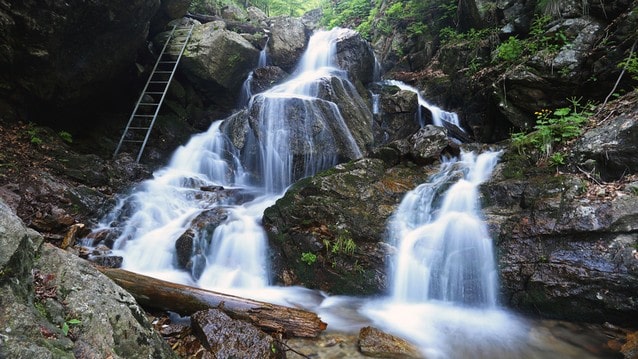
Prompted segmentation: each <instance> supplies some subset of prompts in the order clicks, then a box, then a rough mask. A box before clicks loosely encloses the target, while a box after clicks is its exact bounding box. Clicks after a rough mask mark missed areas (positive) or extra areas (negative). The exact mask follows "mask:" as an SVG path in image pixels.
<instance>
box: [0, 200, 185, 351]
mask: <svg viewBox="0 0 638 359" xmlns="http://www.w3.org/2000/svg"><path fill="white" fill-rule="evenodd" d="M98 294H99V295H98ZM0 322H1V323H2V335H1V336H0V357H2V358H27V357H28V358H36V359H40V358H42V359H44V358H107V357H111V358H158V357H160V358H173V357H175V356H174V354H173V352H172V350H171V348H170V347H169V346H168V345H167V344H166V343H165V342H164V340H163V339H162V338H161V336H159V334H157V333H156V332H155V331H154V330H153V329H152V326H151V325H150V323H149V322H148V320H147V319H146V316H145V314H144V312H143V311H142V309H141V308H140V307H139V306H138V305H137V304H136V302H135V300H134V299H133V297H132V296H131V295H130V294H128V293H127V292H125V291H124V290H123V289H122V288H120V287H118V286H117V285H115V284H114V283H113V282H112V281H110V280H109V279H108V278H106V277H105V276H104V275H102V274H101V273H99V272H98V271H97V270H96V269H95V268H93V267H92V266H91V264H89V263H88V262H87V261H84V260H82V259H80V258H78V257H76V256H75V255H72V254H70V253H67V252H65V251H62V250H61V249H58V248H56V247H53V246H51V245H49V244H45V245H43V246H42V236H40V235H39V234H37V233H36V232H34V231H33V230H29V229H27V228H26V227H25V226H24V225H23V224H22V222H21V221H20V219H18V218H17V217H16V216H15V214H13V213H12V212H11V210H10V209H9V208H8V207H7V206H6V205H5V204H4V203H3V202H2V201H0Z"/></svg>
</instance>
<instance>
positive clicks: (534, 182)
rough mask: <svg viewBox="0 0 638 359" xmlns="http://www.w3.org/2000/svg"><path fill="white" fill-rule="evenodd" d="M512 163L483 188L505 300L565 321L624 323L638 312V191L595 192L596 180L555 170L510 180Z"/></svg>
mask: <svg viewBox="0 0 638 359" xmlns="http://www.w3.org/2000/svg"><path fill="white" fill-rule="evenodd" d="M509 161H510V159H508V157H507V156H506V157H505V160H504V162H503V163H502V164H501V165H499V167H500V169H498V170H497V171H495V176H494V178H493V179H492V180H490V181H489V182H488V183H486V184H485V185H483V186H482V188H481V190H482V192H483V193H484V197H483V201H484V213H485V218H486V220H487V222H488V226H489V228H490V232H491V234H492V236H493V238H494V240H495V242H496V243H497V251H498V258H499V268H500V271H501V273H500V276H501V278H500V282H501V291H502V294H503V298H505V302H506V303H507V304H508V305H510V306H512V307H515V308H518V309H519V310H522V311H526V312H530V313H534V314H540V315H542V316H545V317H550V318H557V319H571V320H580V321H591V322H595V321H612V322H617V323H624V322H627V318H629V317H633V316H635V315H636V314H638V304H637V303H636V302H635V301H633V300H627V298H629V297H632V296H633V294H631V293H633V292H635V291H636V290H638V285H637V284H636V283H638V281H637V279H638V259H636V258H635V257H634V256H633V253H634V251H635V246H636V244H637V243H638V234H637V233H636V230H637V229H638V228H637V227H636V223H637V222H636V219H638V205H637V203H638V201H637V197H636V194H632V193H625V192H617V193H610V194H609V195H606V196H608V197H606V198H605V197H598V196H591V195H587V193H595V192H597V191H596V190H595V189H592V188H588V187H589V186H595V183H592V182H590V183H587V182H583V181H581V180H579V179H578V178H573V177H571V176H557V175H555V174H554V173H552V172H550V171H548V172H546V173H545V174H542V173H538V172H537V173H536V174H534V173H533V172H530V171H532V170H531V169H528V170H526V172H525V174H523V176H524V177H525V178H519V179H513V178H510V179H505V178H503V175H505V174H508V173H511V172H509V170H508V169H507V168H508V166H510V165H511V163H510V162H509Z"/></svg>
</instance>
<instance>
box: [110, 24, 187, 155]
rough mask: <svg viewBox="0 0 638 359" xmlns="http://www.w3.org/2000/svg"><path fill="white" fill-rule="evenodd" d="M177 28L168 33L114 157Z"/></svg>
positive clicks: (115, 153)
mask: <svg viewBox="0 0 638 359" xmlns="http://www.w3.org/2000/svg"><path fill="white" fill-rule="evenodd" d="M176 28H177V25H173V29H172V30H171V33H170V34H169V35H168V38H167V39H166V42H165V43H164V46H163V47H162V51H161V52H160V55H159V56H158V57H157V61H155V65H154V66H153V70H152V71H151V74H150V75H149V76H148V79H147V80H146V84H145V85H144V89H143V90H142V93H141V94H140V97H139V98H138V100H137V102H136V103H135V108H134V109H133V112H132V113H131V117H129V120H128V122H127V123H126V128H124V133H122V137H121V138H120V141H119V142H118V144H117V147H116V148H115V152H113V157H115V156H117V154H118V153H119V152H120V148H121V147H122V144H123V143H124V139H125V137H126V134H127V133H128V129H129V127H130V126H131V123H133V119H134V118H135V114H136V113H137V110H138V109H139V107H140V103H141V102H142V99H143V98H144V94H146V90H147V89H148V86H149V85H150V83H151V79H152V78H153V74H154V73H155V70H156V69H157V67H158V66H159V63H160V61H161V59H162V56H163V55H164V51H166V48H167V47H168V43H169V42H170V41H171V38H172V37H173V33H175V29H176Z"/></svg>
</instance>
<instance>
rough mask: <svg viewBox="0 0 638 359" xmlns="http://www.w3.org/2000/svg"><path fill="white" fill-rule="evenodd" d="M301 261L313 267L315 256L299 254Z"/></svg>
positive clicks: (304, 253) (308, 253)
mask: <svg viewBox="0 0 638 359" xmlns="http://www.w3.org/2000/svg"><path fill="white" fill-rule="evenodd" d="M301 261H302V262H304V263H306V264H307V265H313V264H314V263H315V262H316V261H317V255H316V254H314V253H311V252H303V253H301Z"/></svg>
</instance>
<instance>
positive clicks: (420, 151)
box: [388, 125, 450, 164]
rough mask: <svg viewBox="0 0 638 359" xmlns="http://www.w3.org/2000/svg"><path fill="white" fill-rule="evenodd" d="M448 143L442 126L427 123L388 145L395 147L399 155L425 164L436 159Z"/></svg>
mask: <svg viewBox="0 0 638 359" xmlns="http://www.w3.org/2000/svg"><path fill="white" fill-rule="evenodd" d="M449 144H450V140H449V138H448V135H447V131H446V130H445V129H444V128H441V127H436V126H432V125H427V126H425V127H423V128H422V129H420V130H419V131H417V132H416V133H414V134H413V135H412V136H410V137H408V138H406V139H403V140H398V141H395V142H392V143H390V144H389V145H388V146H389V147H392V148H395V149H397V151H398V152H399V154H400V155H401V156H403V157H406V158H409V159H411V160H412V161H414V162H415V163H421V164H427V163H432V162H434V161H436V160H438V158H439V157H440V156H441V153H442V152H443V150H444V149H445V148H446V147H447V146H448V145H449Z"/></svg>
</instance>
